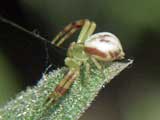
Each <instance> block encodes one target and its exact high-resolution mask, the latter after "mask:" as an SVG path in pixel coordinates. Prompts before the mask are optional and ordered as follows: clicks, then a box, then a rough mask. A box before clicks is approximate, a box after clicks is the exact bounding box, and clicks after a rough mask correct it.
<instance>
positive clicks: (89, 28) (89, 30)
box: [78, 22, 96, 43]
mask: <svg viewBox="0 0 160 120" xmlns="http://www.w3.org/2000/svg"><path fill="white" fill-rule="evenodd" d="M95 29H96V23H95V22H90V24H88V25H84V26H83V28H82V30H81V32H80V34H79V36H78V43H84V41H85V40H86V39H87V38H88V37H89V36H90V35H92V34H93V32H94V31H95Z"/></svg>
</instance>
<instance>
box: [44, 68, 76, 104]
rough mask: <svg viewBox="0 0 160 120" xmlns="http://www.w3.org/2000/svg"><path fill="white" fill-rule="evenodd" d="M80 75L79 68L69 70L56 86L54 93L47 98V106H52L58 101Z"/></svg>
mask: <svg viewBox="0 0 160 120" xmlns="http://www.w3.org/2000/svg"><path fill="white" fill-rule="evenodd" d="M78 76H79V70H74V69H72V70H69V71H68V73H67V74H66V75H65V76H64V78H63V80H61V81H60V83H59V84H58V85H57V86H56V88H55V90H54V91H53V93H51V94H50V95H49V96H48V98H47V100H46V104H47V106H48V107H49V106H51V105H53V104H54V103H56V102H57V101H58V100H59V99H60V98H61V97H62V96H63V95H64V94H65V93H66V92H67V91H68V89H69V88H70V86H71V85H72V83H73V82H74V80H75V79H76V78H77V77H78Z"/></svg>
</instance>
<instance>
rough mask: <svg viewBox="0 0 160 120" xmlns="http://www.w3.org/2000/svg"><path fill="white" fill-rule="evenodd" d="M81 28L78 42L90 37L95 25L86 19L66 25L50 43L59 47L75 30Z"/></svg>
mask: <svg viewBox="0 0 160 120" xmlns="http://www.w3.org/2000/svg"><path fill="white" fill-rule="evenodd" d="M80 28H82V30H81V32H80V35H79V37H78V42H84V40H85V39H86V37H88V36H90V35H91V34H92V33H93V32H94V30H95V28H96V24H95V23H94V22H92V21H89V20H88V19H82V20H78V21H75V22H72V23H70V24H69V25H67V26H66V27H65V28H64V29H63V30H62V31H61V32H59V34H58V35H57V36H56V37H55V38H54V39H53V40H52V41H51V43H52V44H55V45H56V46H61V45H62V44H63V43H64V41H65V40H67V39H68V38H69V37H70V36H71V35H72V34H74V33H75V32H76V31H77V30H79V29H80Z"/></svg>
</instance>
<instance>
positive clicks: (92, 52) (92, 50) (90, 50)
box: [84, 47, 106, 58]
mask: <svg viewBox="0 0 160 120" xmlns="http://www.w3.org/2000/svg"><path fill="white" fill-rule="evenodd" d="M84 51H85V52H86V53H88V54H90V55H97V56H99V57H102V58H106V54H105V53H103V52H101V51H99V50H97V49H96V48H89V47H85V48H84Z"/></svg>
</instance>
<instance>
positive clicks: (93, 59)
mask: <svg viewBox="0 0 160 120" xmlns="http://www.w3.org/2000/svg"><path fill="white" fill-rule="evenodd" d="M91 60H92V62H93V63H94V64H95V66H96V67H97V68H98V69H99V70H102V66H101V64H100V63H99V62H98V61H97V60H96V59H95V58H93V57H91Z"/></svg>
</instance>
